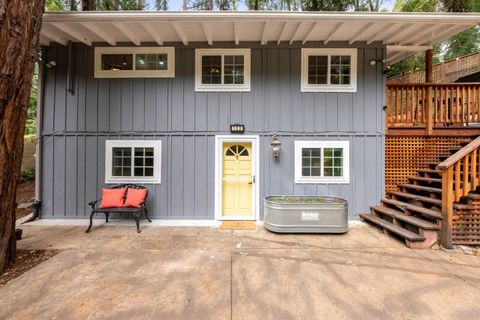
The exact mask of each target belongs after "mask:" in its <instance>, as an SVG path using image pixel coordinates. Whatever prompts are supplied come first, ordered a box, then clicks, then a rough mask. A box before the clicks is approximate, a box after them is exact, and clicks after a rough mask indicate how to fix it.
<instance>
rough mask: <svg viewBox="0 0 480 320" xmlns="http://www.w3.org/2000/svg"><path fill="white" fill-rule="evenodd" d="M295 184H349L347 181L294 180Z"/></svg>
mask: <svg viewBox="0 0 480 320" xmlns="http://www.w3.org/2000/svg"><path fill="white" fill-rule="evenodd" d="M295 183H296V184H350V181H349V180H348V179H302V178H300V179H295Z"/></svg>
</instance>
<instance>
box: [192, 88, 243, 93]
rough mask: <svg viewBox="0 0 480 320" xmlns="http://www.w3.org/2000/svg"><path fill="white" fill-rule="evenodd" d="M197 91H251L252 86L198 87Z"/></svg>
mask: <svg viewBox="0 0 480 320" xmlns="http://www.w3.org/2000/svg"><path fill="white" fill-rule="evenodd" d="M195 91H196V92H250V91H251V90H250V87H196V88H195Z"/></svg>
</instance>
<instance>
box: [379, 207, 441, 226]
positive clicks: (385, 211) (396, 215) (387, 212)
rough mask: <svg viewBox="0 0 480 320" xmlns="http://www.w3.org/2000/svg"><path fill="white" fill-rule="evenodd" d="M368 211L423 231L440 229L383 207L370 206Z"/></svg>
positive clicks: (419, 219) (429, 223) (432, 224)
mask: <svg viewBox="0 0 480 320" xmlns="http://www.w3.org/2000/svg"><path fill="white" fill-rule="evenodd" d="M370 209H372V210H373V211H376V212H379V213H382V214H385V215H388V216H390V217H392V218H395V219H398V220H401V221H403V222H406V223H409V224H411V225H412V226H415V227H417V228H420V229H423V230H439V229H440V226H439V225H437V224H434V223H431V222H428V221H425V220H423V219H421V218H417V217H414V216H409V215H406V214H405V213H403V212H401V211H397V210H395V209H392V208H388V207H384V206H372V207H370Z"/></svg>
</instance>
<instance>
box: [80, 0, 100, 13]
mask: <svg viewBox="0 0 480 320" xmlns="http://www.w3.org/2000/svg"><path fill="white" fill-rule="evenodd" d="M96 9H97V4H96V0H82V11H95V10H96Z"/></svg>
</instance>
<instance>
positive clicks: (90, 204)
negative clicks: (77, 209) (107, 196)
mask: <svg viewBox="0 0 480 320" xmlns="http://www.w3.org/2000/svg"><path fill="white" fill-rule="evenodd" d="M100 200H102V199H98V200H95V201H90V202H89V203H88V205H89V206H91V207H92V209H93V210H95V205H96V204H97V203H98V202H99V201H100Z"/></svg>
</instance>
